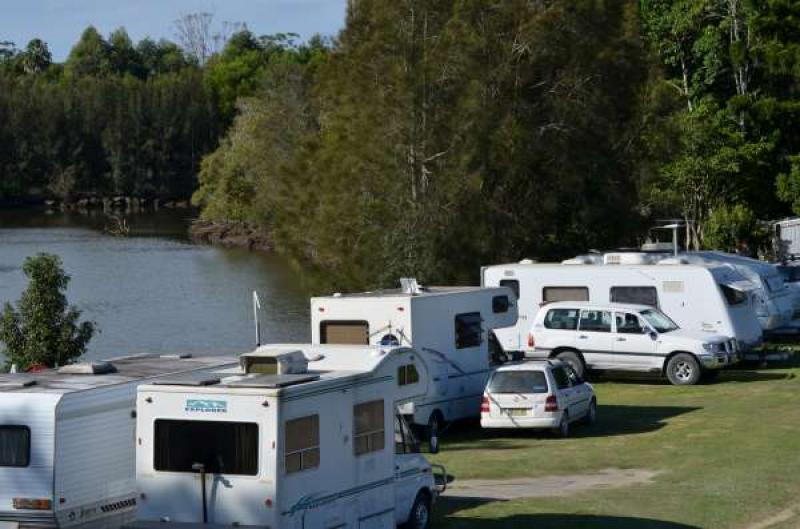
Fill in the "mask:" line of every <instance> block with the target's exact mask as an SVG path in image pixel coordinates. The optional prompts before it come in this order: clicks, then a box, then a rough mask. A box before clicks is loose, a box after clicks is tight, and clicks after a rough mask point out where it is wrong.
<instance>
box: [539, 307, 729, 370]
mask: <svg viewBox="0 0 800 529" xmlns="http://www.w3.org/2000/svg"><path fill="white" fill-rule="evenodd" d="M528 341H529V343H530V344H533V346H534V347H533V352H531V353H529V356H532V357H534V358H558V359H560V360H563V361H564V362H566V363H568V364H569V365H570V366H571V367H572V368H573V369H574V370H575V372H576V373H577V374H578V375H579V376H583V375H584V373H585V371H586V370H593V371H632V372H639V373H656V374H659V375H662V376H665V377H666V378H667V379H668V380H669V381H670V382H671V383H672V384H674V385H691V384H696V383H698V382H699V381H700V379H701V377H702V376H704V375H705V378H712V377H713V376H715V375H716V374H717V373H718V372H719V369H721V368H723V367H727V366H730V365H733V364H734V363H736V362H737V361H738V356H737V354H736V352H735V344H734V341H733V339H732V338H728V337H726V336H721V335H714V334H709V333H706V332H702V331H689V330H686V329H681V328H680V327H679V326H678V325H677V324H676V323H675V322H673V321H672V320H671V319H670V318H669V317H667V316H666V315H665V314H664V313H663V312H661V311H660V310H658V309H656V308H655V307H651V306H648V305H630V304H622V303H617V304H609V305H604V304H598V303H585V302H577V301H561V302H555V303H548V304H547V305H546V306H544V307H543V308H542V309H541V310H540V311H539V312H538V314H537V315H536V318H535V320H534V323H533V326H532V328H531V331H530V335H529V339H528Z"/></svg>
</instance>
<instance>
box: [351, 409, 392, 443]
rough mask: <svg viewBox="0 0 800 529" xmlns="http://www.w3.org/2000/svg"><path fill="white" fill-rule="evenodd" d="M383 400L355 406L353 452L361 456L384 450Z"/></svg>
mask: <svg viewBox="0 0 800 529" xmlns="http://www.w3.org/2000/svg"><path fill="white" fill-rule="evenodd" d="M385 444H386V443H385V438H384V429H383V401H382V400H373V401H371V402H365V403H363V404H356V405H355V406H353V452H354V453H355V455H357V456H360V455H362V454H367V453H369V452H377V451H378V450H383V447H384V445H385Z"/></svg>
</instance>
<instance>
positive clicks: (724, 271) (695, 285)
mask: <svg viewBox="0 0 800 529" xmlns="http://www.w3.org/2000/svg"><path fill="white" fill-rule="evenodd" d="M621 255H623V256H626V259H627V258H630V256H627V254H621ZM623 262H624V261H623ZM481 275H482V283H483V284H484V285H486V286H493V285H501V286H507V287H509V288H512V289H513V290H514V291H515V292H516V293H517V295H518V296H519V302H518V305H519V322H518V323H517V325H516V326H515V327H512V328H508V329H499V330H497V331H495V333H496V334H497V337H498V339H499V340H500V343H501V344H502V346H503V347H504V348H505V349H507V350H521V351H528V350H529V347H528V343H527V339H528V331H529V330H530V327H531V325H532V324H533V319H534V317H535V316H536V313H537V312H538V311H539V308H540V307H541V306H543V305H544V304H546V303H549V302H552V301H589V302H592V303H634V304H641V305H650V306H654V307H657V308H659V309H661V310H662V311H663V312H664V313H666V314H667V315H668V316H669V317H670V318H672V319H673V320H675V322H676V323H677V324H678V325H680V326H681V327H682V328H684V329H688V330H696V331H704V332H708V333H709V334H720V335H723V336H729V337H731V338H735V339H736V343H737V347H738V348H739V350H740V351H742V352H743V351H745V350H747V349H749V348H751V347H753V346H756V345H758V344H760V343H761V340H762V331H761V325H760V324H759V322H758V319H757V318H756V315H755V312H754V311H753V308H752V306H751V304H750V296H749V294H748V293H749V291H750V290H751V289H752V288H753V284H752V283H751V282H750V281H748V280H747V279H745V278H744V277H743V276H742V275H741V274H740V273H739V272H737V271H736V270H735V269H733V268H731V267H729V266H723V265H721V266H711V265H705V266H696V265H677V264H676V265H659V266H652V265H627V264H617V265H614V266H597V265H592V264H534V263H525V262H523V263H512V264H505V265H495V266H487V267H484V268H483V270H482V274H481Z"/></svg>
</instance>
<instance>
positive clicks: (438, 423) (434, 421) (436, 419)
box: [428, 410, 444, 454]
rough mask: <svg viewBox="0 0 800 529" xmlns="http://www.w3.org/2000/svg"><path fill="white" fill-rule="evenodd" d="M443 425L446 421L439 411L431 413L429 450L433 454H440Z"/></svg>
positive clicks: (429, 420)
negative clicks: (440, 436)
mask: <svg viewBox="0 0 800 529" xmlns="http://www.w3.org/2000/svg"><path fill="white" fill-rule="evenodd" d="M443 423H444V420H443V419H442V414H441V412H440V411H439V410H436V411H434V412H433V413H431V417H430V419H428V449H429V450H430V453H431V454H438V453H439V435H441V433H442V427H443V426H444V424H443Z"/></svg>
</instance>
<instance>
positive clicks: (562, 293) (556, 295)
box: [542, 287, 589, 303]
mask: <svg viewBox="0 0 800 529" xmlns="http://www.w3.org/2000/svg"><path fill="white" fill-rule="evenodd" d="M542 301H543V302H545V303H551V302H553V301H589V289H588V288H587V287H544V288H543V289H542Z"/></svg>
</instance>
